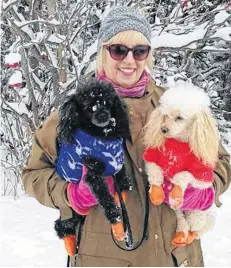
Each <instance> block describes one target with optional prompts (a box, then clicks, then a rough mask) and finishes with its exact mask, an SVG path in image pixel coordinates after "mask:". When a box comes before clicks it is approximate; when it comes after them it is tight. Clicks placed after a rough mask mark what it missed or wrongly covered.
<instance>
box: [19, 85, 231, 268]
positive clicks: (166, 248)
mask: <svg viewBox="0 0 231 268" xmlns="http://www.w3.org/2000/svg"><path fill="white" fill-rule="evenodd" d="M163 91H164V90H163V89H162V88H160V87H157V86H155V85H154V84H153V83H149V85H148V86H147V89H146V93H147V94H146V96H145V97H142V98H139V99H129V98H126V99H125V101H126V103H127V105H128V109H129V114H130V129H131V133H132V143H130V142H128V141H127V143H126V145H127V151H128V154H127V155H126V169H127V171H128V173H129V174H130V177H131V178H132V179H133V185H134V190H133V191H132V192H130V193H129V194H128V199H127V202H126V208H127V211H128V215H129V219H130V223H131V227H132V232H133V236H134V240H135V241H136V242H138V241H140V239H141V236H142V233H143V224H144V213H145V190H144V180H146V179H147V178H146V175H145V173H144V163H143V160H142V158H141V156H142V152H143V148H142V144H141V139H142V131H141V129H142V128H143V126H144V125H145V123H146V122H147V120H148V117H149V115H150V113H151V112H152V111H153V109H154V108H155V107H157V106H158V100H159V97H160V95H161V94H162V93H163ZM57 119H58V117H57V112H54V113H53V114H52V115H50V116H49V117H48V118H47V120H46V121H45V122H44V124H43V125H42V126H40V127H39V128H38V129H37V130H36V133H35V136H34V142H33V148H32V151H31V155H30V158H29V160H28V165H27V167H26V168H25V169H24V170H23V172H22V181H23V184H24V186H25V190H26V192H27V193H28V194H29V195H31V196H33V197H35V198H36V199H37V200H38V201H39V202H40V203H41V204H43V205H45V206H49V207H53V208H59V209H60V211H61V216H62V219H68V218H70V217H71V215H72V214H71V210H70V208H69V207H68V205H67V203H66V202H65V198H64V190H65V188H66V182H65V181H64V180H61V179H60V178H59V176H58V175H57V174H56V172H55V168H54V165H55V160H56V157H57V152H56V142H55V136H56V127H57ZM219 154H220V156H219V163H218V164H217V168H216V171H215V174H214V175H215V188H216V204H217V205H218V206H220V205H221V203H220V202H219V199H218V198H219V196H220V195H221V194H222V193H223V192H224V191H225V190H226V189H227V188H228V186H229V183H230V179H231V168H230V165H229V159H230V156H229V155H228V153H227V152H226V151H225V150H224V148H223V147H222V146H221V147H220V153H219ZM54 220H55V219H54ZM175 231H176V218H175V214H174V212H173V211H172V210H171V209H170V208H169V207H168V206H167V205H166V204H162V205H160V206H153V205H152V204H151V203H150V214H149V224H148V239H147V240H145V241H144V242H143V244H142V246H141V247H140V248H138V249H137V250H135V251H133V252H127V251H123V250H121V249H119V248H118V247H117V246H116V245H115V244H114V242H113V241H112V238H111V231H110V225H109V223H108V221H107V220H106V218H105V216H104V214H103V211H102V210H101V209H100V207H99V206H95V207H93V208H92V209H91V212H90V214H89V215H88V216H87V218H86V221H85V223H84V227H83V232H82V239H81V244H80V248H79V257H78V266H98V267H104V266H109V267H113V266H148V267H150V266H203V257H202V252H201V246H200V241H194V242H193V243H192V244H191V245H188V246H186V247H175V246H173V245H172V244H171V240H172V238H173V236H174V233H175ZM208 235H209V234H208ZM121 245H123V243H121ZM72 264H73V265H74V261H73V263H72Z"/></svg>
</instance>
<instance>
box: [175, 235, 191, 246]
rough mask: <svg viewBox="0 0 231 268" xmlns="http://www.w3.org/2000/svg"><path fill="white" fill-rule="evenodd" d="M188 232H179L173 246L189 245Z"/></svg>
mask: <svg viewBox="0 0 231 268" xmlns="http://www.w3.org/2000/svg"><path fill="white" fill-rule="evenodd" d="M187 238H188V232H178V233H176V235H175V236H174V238H173V240H172V244H173V245H175V246H178V247H184V246H186V245H187Z"/></svg>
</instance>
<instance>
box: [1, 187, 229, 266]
mask: <svg viewBox="0 0 231 268" xmlns="http://www.w3.org/2000/svg"><path fill="white" fill-rule="evenodd" d="M222 201H223V206H222V207H221V208H220V209H217V210H218V212H217V220H216V226H215V227H214V229H213V231H210V232H209V233H207V234H206V235H205V237H204V239H203V241H202V245H203V252H204V258H205V265H206V266H214V267H219V266H225V267H231V228H230V222H231V213H230V210H231V209H230V204H231V188H229V190H228V191H227V192H226V193H225V194H224V195H223V196H222ZM0 211H1V228H0V237H1V243H0V244H1V245H0V246H1V248H0V267H2V266H7V267H12V266H17V267H35V266H37V267H47V266H53V267H54V266H55V267H65V266H66V257H67V256H66V253H65V250H64V247H63V242H62V240H59V239H58V238H57V236H56V235H55V233H54V230H53V222H54V220H55V219H57V218H58V216H59V215H58V211H56V210H54V209H50V208H47V207H44V206H42V205H40V204H39V203H38V202H37V201H36V200H35V199H33V198H30V197H20V199H18V200H14V199H12V198H10V197H2V198H1V202H0Z"/></svg>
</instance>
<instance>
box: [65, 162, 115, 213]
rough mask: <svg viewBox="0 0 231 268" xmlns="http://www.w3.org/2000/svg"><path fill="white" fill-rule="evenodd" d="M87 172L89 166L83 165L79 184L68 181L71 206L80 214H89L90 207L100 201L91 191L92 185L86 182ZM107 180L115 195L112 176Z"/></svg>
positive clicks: (110, 189)
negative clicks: (89, 185)
mask: <svg viewBox="0 0 231 268" xmlns="http://www.w3.org/2000/svg"><path fill="white" fill-rule="evenodd" d="M86 173H87V168H86V167H85V166H84V167H83V176H82V178H81V180H80V182H79V183H78V184H74V183H68V186H67V198H68V201H69V203H70V205H71V207H72V208H73V209H74V210H75V211H76V212H77V213H78V214H80V215H87V214H88V212H89V210H90V208H91V207H92V206H94V205H96V204H98V201H97V200H96V198H95V196H94V195H93V193H92V192H91V189H90V187H88V185H87V184H86V183H85V179H84V176H85V174H86ZM105 182H106V183H107V185H108V189H109V191H110V193H111V195H112V196H114V193H115V189H114V181H113V178H112V177H111V176H109V177H107V178H106V180H105Z"/></svg>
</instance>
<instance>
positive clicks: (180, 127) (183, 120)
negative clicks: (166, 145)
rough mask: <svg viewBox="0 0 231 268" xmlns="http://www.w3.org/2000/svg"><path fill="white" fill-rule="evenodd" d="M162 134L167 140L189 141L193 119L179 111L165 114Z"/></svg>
mask: <svg viewBox="0 0 231 268" xmlns="http://www.w3.org/2000/svg"><path fill="white" fill-rule="evenodd" d="M162 116H163V121H162V124H161V132H162V133H163V135H164V136H165V137H166V138H178V139H184V140H185V139H187V137H189V135H190V128H191V126H192V123H193V118H190V117H186V116H185V115H182V114H181V113H180V112H179V111H178V110H170V111H167V112H166V111H165V112H163V115H162Z"/></svg>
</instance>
